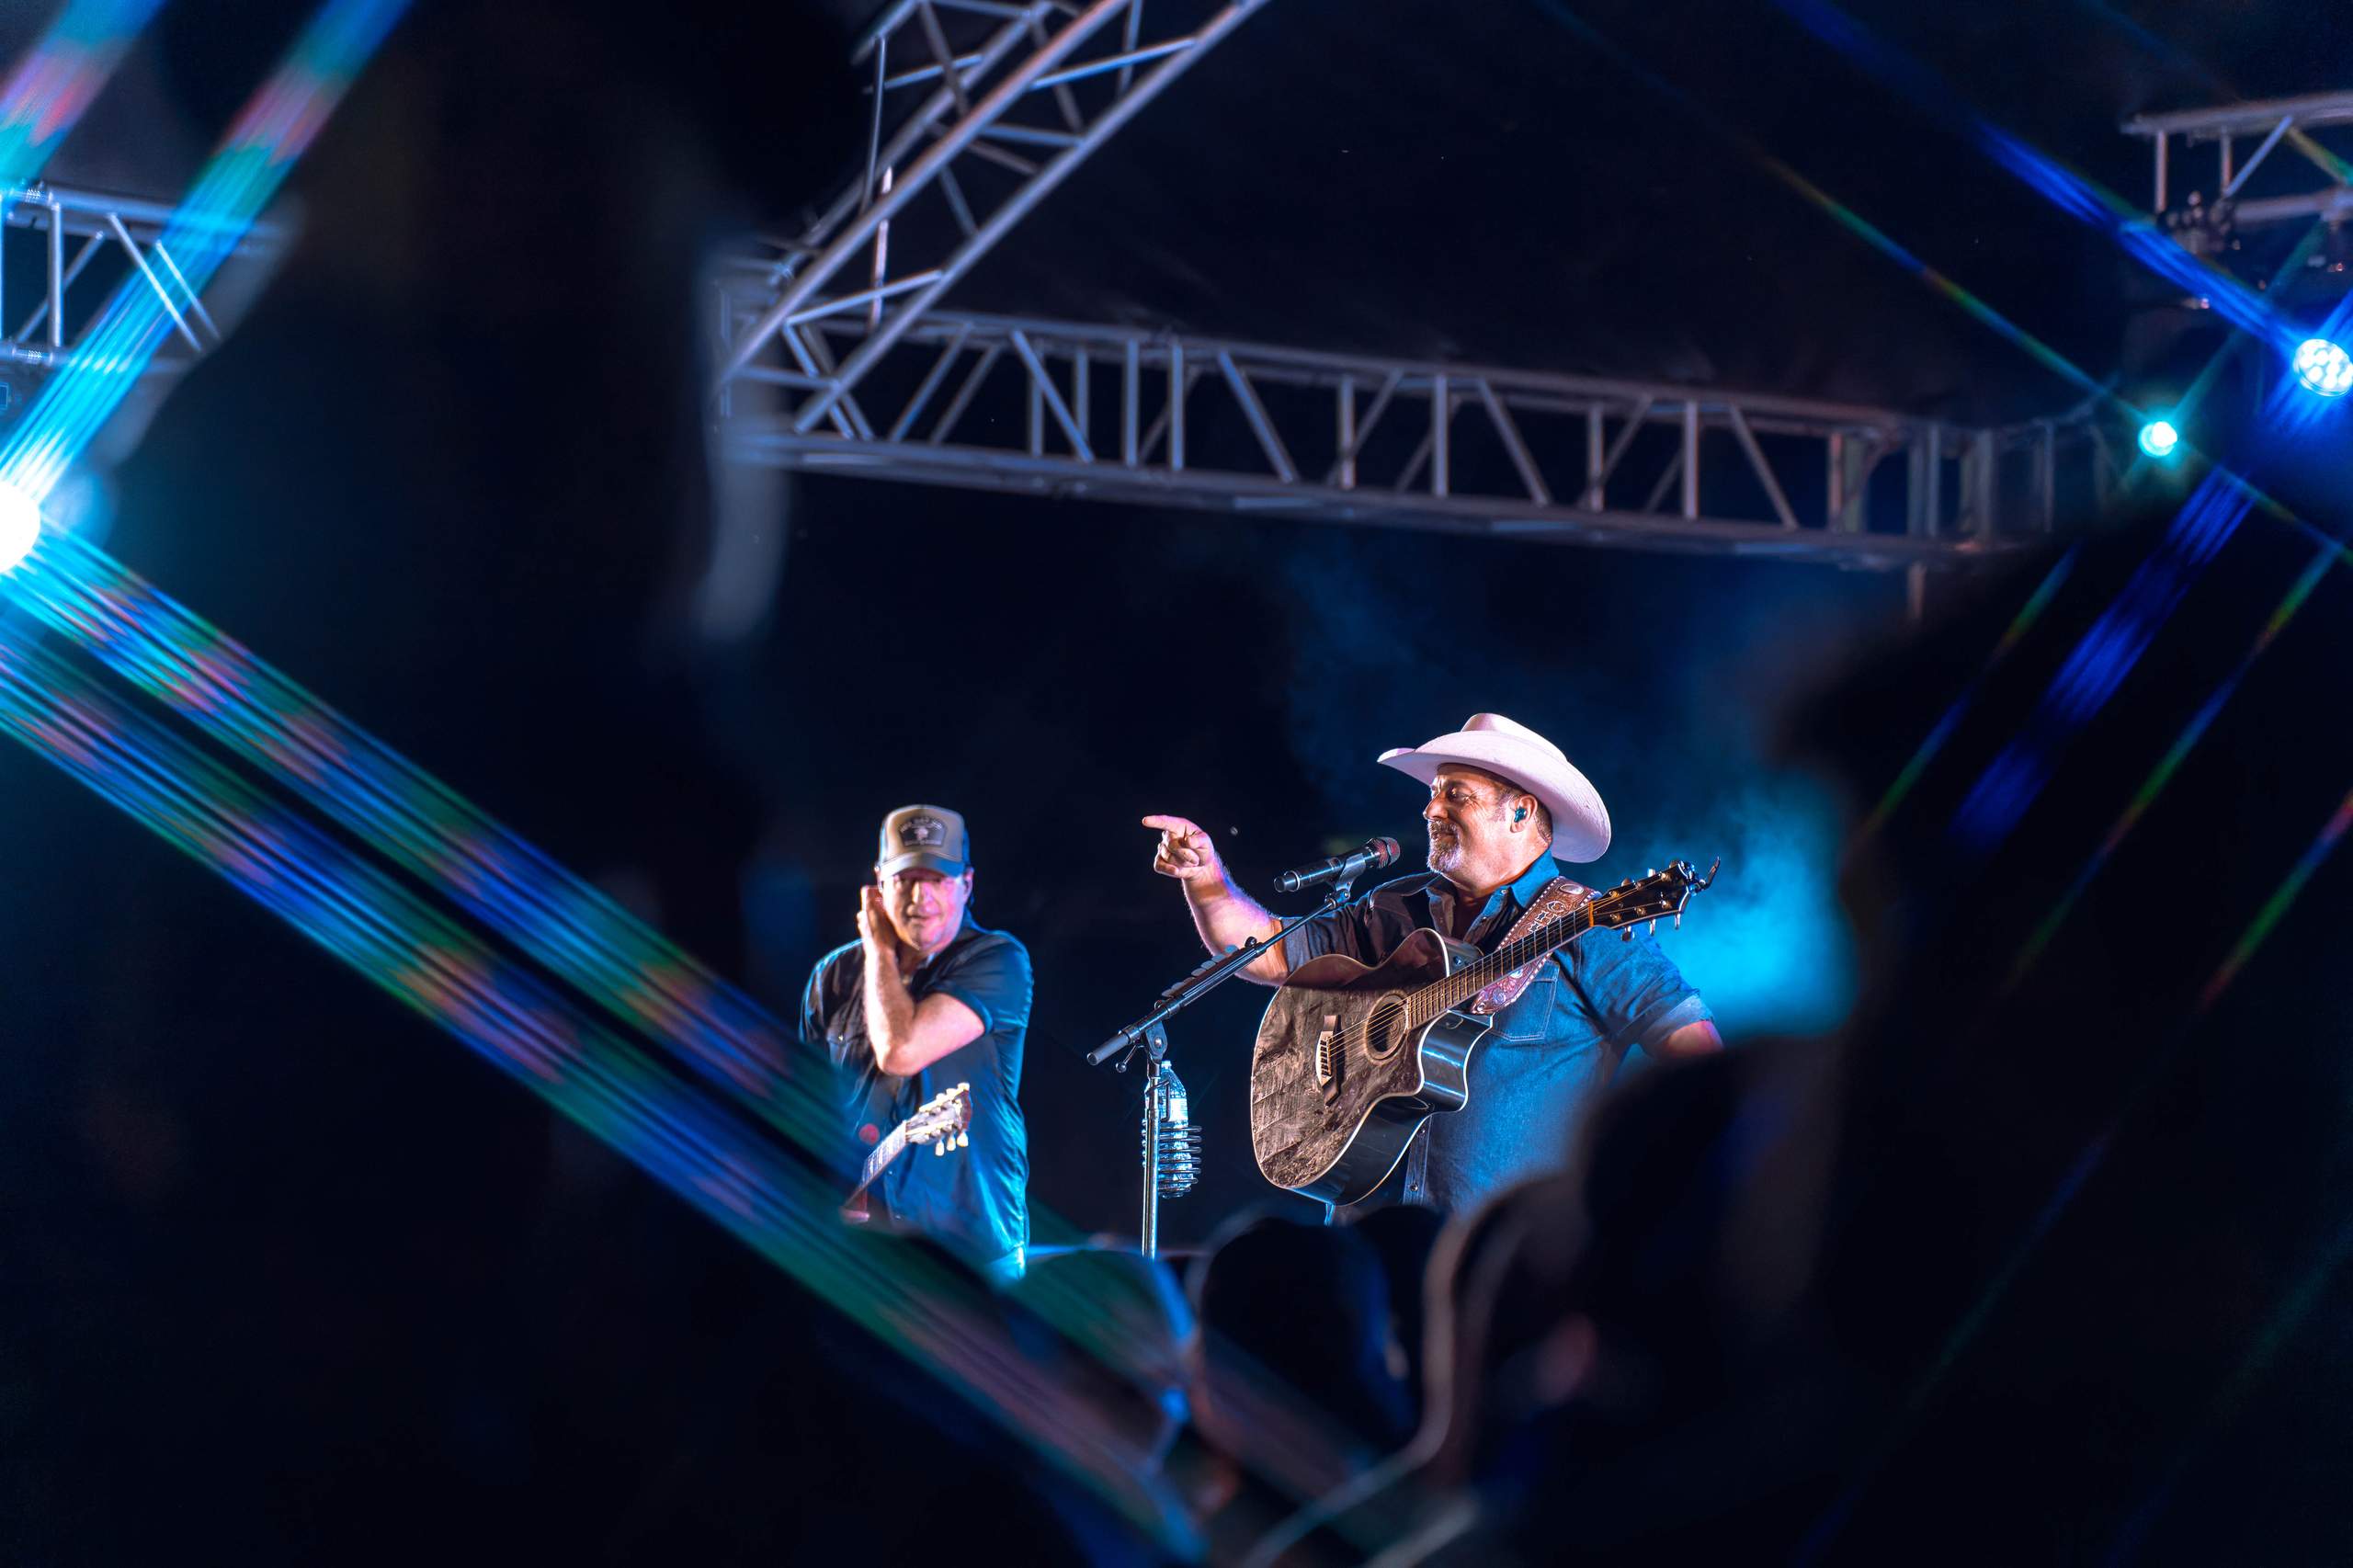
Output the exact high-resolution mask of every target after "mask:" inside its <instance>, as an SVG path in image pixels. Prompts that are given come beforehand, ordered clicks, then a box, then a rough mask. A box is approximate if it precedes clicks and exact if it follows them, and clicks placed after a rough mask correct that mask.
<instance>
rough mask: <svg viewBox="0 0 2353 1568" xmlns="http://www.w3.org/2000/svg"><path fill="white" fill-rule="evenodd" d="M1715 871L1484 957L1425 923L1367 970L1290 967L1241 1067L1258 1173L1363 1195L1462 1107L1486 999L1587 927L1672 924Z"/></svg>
mask: <svg viewBox="0 0 2353 1568" xmlns="http://www.w3.org/2000/svg"><path fill="white" fill-rule="evenodd" d="M1718 864H1721V862H1719V863H1718ZM1715 875H1716V867H1715V866H1711V867H1709V868H1708V874H1707V875H1706V876H1704V877H1702V876H1700V875H1699V873H1698V872H1697V871H1695V870H1693V869H1691V867H1690V865H1689V864H1688V862H1684V861H1677V862H1676V863H1675V864H1674V865H1671V866H1669V867H1668V868H1667V869H1665V870H1664V871H1654V872H1652V873H1651V874H1649V875H1648V876H1645V877H1643V878H1642V879H1641V880H1639V881H1624V882H1620V883H1619V884H1618V886H1616V887H1614V888H1612V889H1610V890H1609V891H1608V892H1605V893H1597V894H1595V895H1594V896H1593V897H1591V898H1589V899H1586V900H1585V901H1584V902H1582V903H1577V904H1576V905H1575V907H1574V908H1573V909H1571V910H1569V911H1568V912H1567V913H1566V914H1563V915H1560V916H1559V917H1558V918H1554V919H1549V920H1547V921H1545V922H1544V923H1542V924H1540V925H1539V926H1535V927H1534V928H1533V929H1531V930H1529V931H1528V932H1527V933H1526V934H1524V935H1522V936H1520V937H1517V938H1515V939H1513V940H1511V941H1508V942H1506V943H1505V944H1504V945H1503V946H1502V947H1500V948H1498V949H1496V950H1495V951H1494V952H1492V953H1487V954H1484V955H1482V954H1480V953H1479V952H1478V951H1477V950H1476V949H1472V948H1470V947H1468V946H1466V945H1465V944H1463V943H1461V942H1457V941H1453V940H1451V939H1449V938H1448V937H1442V936H1440V935H1439V934H1438V932H1436V931H1434V930H1431V929H1430V928H1429V927H1427V926H1425V927H1423V928H1422V929H1421V930H1418V931H1416V932H1415V933H1414V934H1413V935H1412V936H1410V937H1406V938H1405V940H1404V942H1402V943H1400V944H1399V945H1398V948H1397V950H1396V951H1395V952H1392V953H1391V954H1390V955H1389V956H1388V957H1387V958H1386V959H1383V960H1381V962H1380V963H1378V964H1373V965H1366V964H1362V963H1359V962H1358V961H1357V960H1354V959H1351V958H1346V957H1343V956H1341V955H1340V954H1337V953H1327V954H1325V955H1324V957H1322V958H1319V959H1313V960H1310V961H1308V962H1306V963H1303V964H1302V965H1300V967H1299V968H1297V969H1296V970H1293V971H1291V972H1290V975H1289V976H1288V977H1287V978H1286V979H1285V980H1284V981H1283V983H1282V985H1281V987H1280V988H1279V989H1278V990H1277V991H1276V993H1275V997H1274V1000H1273V1001H1272V1002H1269V1003H1268V1004H1267V1015H1266V1017H1265V1018H1264V1019H1263V1020H1261V1022H1260V1023H1259V1025H1258V1043H1257V1048H1256V1051H1254V1053H1253V1054H1252V1056H1251V1061H1250V1148H1251V1153H1253V1154H1255V1155H1256V1157H1257V1161H1258V1169H1259V1171H1260V1172H1261V1173H1262V1174H1264V1175H1265V1176H1266V1178H1267V1180H1268V1181H1270V1182H1272V1183H1274V1184H1275V1185H1276V1186H1277V1187H1289V1188H1290V1189H1291V1190H1292V1191H1293V1192H1300V1193H1304V1194H1306V1195H1307V1196H1308V1197H1310V1198H1316V1199H1322V1200H1323V1201H1324V1202H1326V1203H1335V1204H1346V1203H1355V1202H1358V1200H1360V1199H1365V1198H1368V1197H1370V1196H1371V1194H1372V1192H1373V1190H1374V1189H1375V1188H1377V1187H1380V1185H1381V1182H1382V1181H1383V1180H1384V1179H1385V1178H1386V1177H1387V1176H1388V1175H1389V1173H1390V1172H1391V1171H1392V1170H1394V1169H1396V1168H1397V1162H1398V1161H1399V1160H1401V1159H1403V1158H1404V1153H1405V1146H1406V1144H1407V1143H1408V1142H1411V1141H1412V1139H1413V1136H1414V1134H1415V1132H1416V1131H1419V1130H1420V1128H1421V1125H1422V1123H1423V1122H1424V1121H1426V1120H1427V1119H1429V1118H1430V1117H1432V1116H1434V1115H1438V1114H1441V1113H1444V1112H1447V1111H1453V1110H1460V1109H1461V1108H1462V1107H1463V1106H1464V1105H1465V1104H1467V1103H1468V1102H1469V1100H1470V1097H1471V1083H1470V1070H1471V1052H1472V1049H1473V1048H1474V1047H1476V1046H1477V1045H1478V1043H1479V1041H1480V1040H1482V1039H1483V1037H1484V1036H1485V1034H1486V1032H1487V1029H1488V1028H1489V1027H1490V1025H1491V1024H1492V1022H1493V1019H1492V1018H1491V1017H1487V1016H1486V1014H1487V1012H1488V1010H1489V1006H1488V1004H1492V1002H1493V1000H1494V998H1495V996H1496V995H1497V994H1503V993H1509V994H1517V989H1516V986H1515V983H1517V982H1519V981H1521V980H1522V978H1523V977H1524V976H1525V975H1526V974H1527V971H1529V969H1530V968H1531V967H1532V966H1534V965H1536V964H1538V963H1540V962H1541V961H1543V960H1544V959H1545V957H1546V956H1547V955H1549V954H1550V953H1552V951H1553V950H1554V949H1558V948H1563V947H1565V946H1567V945H1568V944H1569V943H1571V942H1574V941H1575V940H1576V939H1577V938H1578V937H1582V936H1584V935H1585V934H1586V932H1587V931H1590V930H1593V929H1595V928H1596V927H1599V928H1601V929H1604V930H1622V931H1623V932H1624V933H1625V936H1626V939H1627V940H1629V941H1631V940H1632V939H1633V935H1634V932H1633V928H1634V927H1635V926H1640V925H1642V924H1643V923H1645V922H1649V923H1650V924H1652V925H1653V926H1655V925H1656V924H1657V922H1659V921H1660V920H1663V919H1668V918H1672V919H1674V920H1675V921H1676V923H1677V925H1680V924H1681V923H1682V915H1683V909H1684V906H1685V905H1686V904H1688V903H1690V902H1691V895H1692V894H1694V893H1696V892H1702V891H1704V890H1705V889H1706V888H1707V887H1708V885H1709V884H1710V883H1711V882H1712V881H1715ZM1542 902H1543V901H1542V900H1541V899H1540V900H1539V904H1540V905H1541V903H1542ZM1490 988H1494V989H1492V990H1491V989H1490ZM1483 998H1484V999H1485V1001H1484V1002H1483Z"/></svg>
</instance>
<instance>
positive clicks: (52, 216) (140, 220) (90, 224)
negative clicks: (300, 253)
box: [0, 185, 278, 372]
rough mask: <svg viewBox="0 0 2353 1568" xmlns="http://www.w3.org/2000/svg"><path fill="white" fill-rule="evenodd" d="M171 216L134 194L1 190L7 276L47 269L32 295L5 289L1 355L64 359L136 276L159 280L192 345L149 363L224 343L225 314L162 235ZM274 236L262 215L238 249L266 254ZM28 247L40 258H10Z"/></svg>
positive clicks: (52, 361)
mask: <svg viewBox="0 0 2353 1568" xmlns="http://www.w3.org/2000/svg"><path fill="white" fill-rule="evenodd" d="M173 217H174V209H173V208H171V207H169V206H167V205H165V204H164V203H160V202H153V201H142V200H139V199H136V198H132V197H123V196H108V195H101V194H97V193H94V192H90V191H81V190H68V189H64V188H62V187H56V186H48V185H37V186H29V187H16V188H12V189H7V190H0V279H5V278H7V277H9V276H11V275H14V276H17V277H22V276H24V275H25V274H26V273H28V272H29V273H33V274H35V275H36V276H38V277H40V278H41V279H42V286H41V287H40V289H38V290H35V291H34V297H33V299H32V301H30V302H29V303H28V302H24V301H16V300H10V299H7V298H6V297H5V295H0V361H5V362H8V363H13V364H17V365H23V366H30V367H34V368H36V369H55V368H56V367H57V366H59V365H63V364H64V363H66V362H67V361H68V360H70V359H71V358H73V356H74V351H75V349H76V347H77V346H78V345H79V344H80V342H81V339H82V335H83V334H84V333H85V332H86V331H87V330H88V329H89V328H90V327H91V326H92V325H93V324H95V323H96V322H97V319H98V316H99V314H100V312H102V310H103V309H104V307H105V304H106V301H108V299H110V298H112V297H113V294H114V291H115V290H116V289H117V288H118V287H119V286H120V284H121V283H122V282H123V281H124V280H125V279H126V278H133V277H135V278H139V279H140V280H141V282H142V286H143V287H145V288H148V289H152V290H154V292H155V296H156V298H157V299H159V300H160V301H162V302H163V306H164V312H165V315H166V316H168V317H169V318H170V320H171V323H172V326H173V328H174V335H175V336H176V338H177V339H178V341H179V343H180V345H181V346H182V347H184V348H185V350H186V352H185V353H184V354H179V355H161V356H158V357H157V359H156V360H155V361H154V362H153V365H152V366H151V367H150V368H151V369H153V370H160V371H166V372H168V371H171V370H174V369H180V368H184V367H185V366H186V365H187V363H188V361H189V360H190V359H193V358H196V357H197V356H199V355H201V354H203V353H205V352H206V351H208V350H209V349H210V348H213V347H217V346H218V345H219V344H220V342H221V339H222V326H221V324H220V323H219V322H218V321H217V320H216V319H215V318H214V313H213V312H212V311H211V310H210V309H208V308H207V307H206V304H205V301H202V300H200V299H199V298H197V296H196V295H195V293H194V292H193V291H191V290H189V288H188V278H186V277H185V276H183V275H182V273H181V271H180V268H179V264H178V263H177V262H176V261H175V260H174V259H173V257H172V253H171V251H170V249H169V248H168V247H166V246H165V244H164V233H165V229H166V228H167V227H168V226H169V225H170V223H171V222H172V219H173ZM277 246H278V236H277V234H276V233H275V232H274V231H272V230H269V229H267V228H265V227H263V226H261V225H258V224H257V225H256V226H255V227H254V228H253V229H252V230H250V231H249V232H248V233H246V235H245V236H244V238H243V239H242V240H241V241H240V242H239V244H238V246H237V250H236V254H237V255H238V256H244V257H249V258H250V257H256V256H268V255H270V254H273V253H274V252H275V250H276V248H277ZM23 251H33V252H36V253H37V255H38V260H31V259H28V260H27V261H25V262H23V263H21V264H17V265H13V266H12V265H11V263H10V258H12V257H15V256H17V255H18V254H19V253H20V252H23ZM222 286H223V284H222V283H216V286H215V290H214V291H215V292H216V293H218V292H219V291H220V289H221V288H222ZM216 302H217V301H216Z"/></svg>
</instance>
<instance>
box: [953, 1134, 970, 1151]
mask: <svg viewBox="0 0 2353 1568" xmlns="http://www.w3.org/2000/svg"><path fill="white" fill-rule="evenodd" d="M956 1147H958V1148H959V1149H969V1148H971V1147H972V1134H971V1133H969V1132H959V1133H958V1134H956Z"/></svg>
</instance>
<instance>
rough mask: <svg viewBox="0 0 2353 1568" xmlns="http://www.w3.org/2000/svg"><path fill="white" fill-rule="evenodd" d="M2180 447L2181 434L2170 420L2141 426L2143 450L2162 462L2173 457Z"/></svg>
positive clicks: (2160, 420)
mask: <svg viewBox="0 0 2353 1568" xmlns="http://www.w3.org/2000/svg"><path fill="white" fill-rule="evenodd" d="M2180 445H2181V432H2180V431H2178V430H2177V429H2175V428H2174V427H2173V421H2172V420H2170V419H2152V420H2150V421H2149V422H2148V423H2147V424H2146V425H2143V426H2141V449H2142V450H2143V451H2144V452H2146V453H2148V454H2149V456H2151V457H2153V458H2155V459H2158V460H2160V461H2162V460H2165V459H2166V458H2169V457H2171V456H2173V454H2174V451H2175V449H2177V448H2178V447H2179V446H2180Z"/></svg>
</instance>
